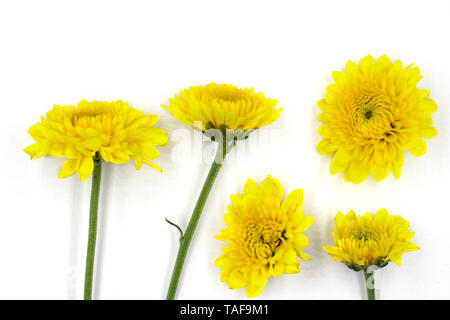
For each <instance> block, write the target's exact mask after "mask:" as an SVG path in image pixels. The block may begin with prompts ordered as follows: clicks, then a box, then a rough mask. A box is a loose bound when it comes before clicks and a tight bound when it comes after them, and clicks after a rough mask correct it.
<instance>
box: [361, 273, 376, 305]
mask: <svg viewBox="0 0 450 320" xmlns="http://www.w3.org/2000/svg"><path fill="white" fill-rule="evenodd" d="M363 272H364V280H365V283H366V289H367V300H375V279H374V276H373V271H369V270H367V269H364V270H363Z"/></svg>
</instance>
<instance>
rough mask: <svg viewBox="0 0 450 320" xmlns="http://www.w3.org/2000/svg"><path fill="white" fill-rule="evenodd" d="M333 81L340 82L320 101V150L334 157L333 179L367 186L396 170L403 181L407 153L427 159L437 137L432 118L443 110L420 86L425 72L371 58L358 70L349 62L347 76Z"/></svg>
mask: <svg viewBox="0 0 450 320" xmlns="http://www.w3.org/2000/svg"><path fill="white" fill-rule="evenodd" d="M332 76H333V79H334V81H335V83H333V84H331V85H329V86H328V87H327V93H326V95H325V98H324V99H323V100H321V101H319V102H318V106H319V108H320V109H321V110H322V111H323V112H322V113H321V114H319V116H318V119H319V120H320V121H321V122H323V123H324V124H323V125H322V126H321V127H320V128H319V130H318V133H319V134H320V135H322V136H323V139H322V140H321V141H320V143H319V144H318V145H317V147H316V149H317V150H318V151H319V152H320V153H321V154H323V155H326V156H330V155H333V154H334V157H333V159H332V161H331V174H332V175H334V174H336V173H338V172H343V177H344V180H345V181H346V182H348V181H351V182H353V183H361V182H363V181H364V180H366V178H367V177H368V176H369V174H372V177H373V179H375V180H376V181H381V180H383V179H385V178H386V177H387V176H388V175H389V172H390V171H392V173H393V175H394V177H395V178H396V179H398V178H399V177H400V174H401V168H402V166H403V160H404V153H405V150H407V151H409V152H410V153H411V154H412V155H413V156H416V157H418V156H422V155H423V154H425V152H426V149H427V144H426V142H425V140H424V139H423V138H426V139H431V138H433V137H434V136H435V135H436V134H437V130H436V129H435V128H434V127H432V124H433V120H432V118H431V115H430V114H432V113H434V112H436V110H437V105H436V103H435V102H434V101H433V100H431V99H430V98H428V96H429V94H430V92H429V91H428V90H426V89H419V88H417V86H416V85H417V83H418V82H419V80H420V79H421V78H422V77H421V75H420V71H419V68H418V67H412V65H409V66H406V67H403V65H402V63H401V62H400V61H399V60H397V61H395V62H393V63H392V62H391V61H390V60H389V58H388V57H387V56H382V57H380V58H379V59H378V60H377V61H375V60H374V58H373V57H372V56H370V55H369V56H367V57H364V58H363V59H361V60H360V61H359V64H358V65H356V64H355V63H353V62H352V61H349V62H347V65H346V67H345V72H338V71H335V72H333V74H332Z"/></svg>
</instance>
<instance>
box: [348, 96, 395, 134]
mask: <svg viewBox="0 0 450 320" xmlns="http://www.w3.org/2000/svg"><path fill="white" fill-rule="evenodd" d="M392 111H393V105H392V103H391V101H390V99H389V98H387V97H385V96H383V95H379V94H376V93H366V94H363V95H361V96H360V97H359V98H358V99H356V101H355V103H354V105H353V113H352V116H351V124H352V128H353V131H354V132H355V133H357V135H360V136H362V137H364V138H373V139H385V138H386V136H391V135H392V134H393V128H394V125H393V124H394V122H395V118H394V115H393V112H392Z"/></svg>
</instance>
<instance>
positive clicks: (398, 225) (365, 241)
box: [324, 209, 419, 298]
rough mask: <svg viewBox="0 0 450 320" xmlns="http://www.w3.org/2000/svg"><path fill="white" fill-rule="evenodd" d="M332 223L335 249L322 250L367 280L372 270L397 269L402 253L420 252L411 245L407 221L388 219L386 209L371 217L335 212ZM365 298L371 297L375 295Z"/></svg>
mask: <svg viewBox="0 0 450 320" xmlns="http://www.w3.org/2000/svg"><path fill="white" fill-rule="evenodd" d="M335 222H336V226H335V230H334V232H333V238H334V246H331V245H327V246H325V247H324V250H325V251H327V252H328V253H329V254H330V256H331V260H336V261H341V262H343V263H344V264H346V265H347V266H348V267H349V268H350V269H352V270H355V271H360V270H363V271H364V273H365V275H366V278H367V277H368V276H370V274H371V273H372V272H373V270H374V268H376V267H378V268H382V267H384V266H386V265H387V264H388V263H389V261H392V262H394V263H395V264H397V265H399V266H400V264H401V257H402V255H403V254H404V253H405V252H411V251H414V250H418V249H419V247H418V246H416V245H415V244H414V243H412V242H411V241H410V240H411V239H412V237H413V236H414V232H412V231H411V230H409V223H408V221H406V220H404V219H403V218H402V217H401V216H399V215H397V216H392V215H389V214H388V212H387V211H386V209H380V210H379V211H378V212H377V213H376V214H375V215H374V216H372V215H371V214H370V213H366V214H365V215H363V216H356V215H355V212H354V211H353V210H352V211H350V212H349V213H347V215H344V214H343V213H342V212H338V214H337V215H336V219H335ZM368 289H369V288H368ZM372 289H373V288H372ZM368 294H369V297H370V296H371V295H374V292H373V291H371V292H369V291H368ZM372 298H374V296H372Z"/></svg>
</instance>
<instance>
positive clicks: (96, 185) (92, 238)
mask: <svg viewBox="0 0 450 320" xmlns="http://www.w3.org/2000/svg"><path fill="white" fill-rule="evenodd" d="M101 175H102V162H101V160H100V159H94V171H93V173H92V189H91V203H90V209H89V238H88V247H87V255H86V273H85V278H84V300H91V299H92V279H93V275H94V259H95V243H96V240H97V217H98V199H99V194H100V180H101Z"/></svg>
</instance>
